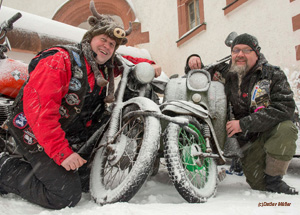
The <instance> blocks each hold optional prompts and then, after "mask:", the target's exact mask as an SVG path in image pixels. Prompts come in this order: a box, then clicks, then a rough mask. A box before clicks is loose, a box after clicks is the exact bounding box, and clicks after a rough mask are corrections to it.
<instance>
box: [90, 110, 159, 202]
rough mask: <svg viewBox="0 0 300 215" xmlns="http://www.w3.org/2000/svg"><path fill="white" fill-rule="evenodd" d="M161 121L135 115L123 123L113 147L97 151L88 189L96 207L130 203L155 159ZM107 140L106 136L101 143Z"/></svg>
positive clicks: (105, 135)
mask: <svg viewBox="0 0 300 215" xmlns="http://www.w3.org/2000/svg"><path fill="white" fill-rule="evenodd" d="M159 137H160V122H159V120H158V119H156V118H154V117H151V116H134V117H132V118H130V119H128V120H126V121H123V122H122V125H121V128H120V130H119V132H118V135H117V137H116V138H115V139H114V144H111V145H110V146H111V147H103V148H100V149H99V150H98V151H97V153H96V154H95V158H94V160H93V163H92V169H91V180H90V190H91V195H92V197H93V199H94V200H95V201H96V202H97V203H99V204H108V203H114V202H127V201H129V200H130V199H131V198H132V197H133V196H134V195H135V194H136V193H137V192H138V190H139V189H140V188H141V187H142V185H143V183H144V182H145V180H146V179H147V177H148V175H149V173H150V171H151V169H152V166H153V163H154V161H155V158H156V154H157V150H158V147H159ZM106 139H107V133H106V134H104V136H103V138H102V139H101V143H103V141H104V142H105V141H106Z"/></svg>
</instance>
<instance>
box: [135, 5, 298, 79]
mask: <svg viewBox="0 0 300 215" xmlns="http://www.w3.org/2000/svg"><path fill="white" fill-rule="evenodd" d="M132 1H133V2H134V6H135V9H136V13H137V17H138V19H139V20H140V21H141V23H142V31H149V32H150V43H149V44H141V45H139V46H140V47H144V48H147V49H148V50H149V51H150V53H151V54H152V55H153V58H154V60H156V61H157V62H158V63H159V64H161V65H162V66H163V69H164V71H166V72H167V73H168V74H169V75H170V74H172V73H174V72H177V73H182V72H183V67H184V65H185V61H186V58H187V56H189V55H190V54H192V53H197V54H200V55H201V56H202V59H203V61H204V63H205V64H209V63H212V62H214V61H215V60H217V59H220V58H223V57H224V56H227V55H229V54H230V49H229V48H228V47H226V46H225V44H224V40H225V38H226V36H227V35H228V34H229V33H230V32H232V31H235V32H237V33H238V34H241V33H245V32H247V33H250V34H253V35H255V36H256V37H257V38H258V40H259V43H260V45H261V47H262V50H261V51H262V53H264V54H265V56H266V58H267V59H268V60H269V62H270V63H271V64H274V65H279V66H281V67H282V68H283V69H285V70H286V71H295V70H296V71H300V61H299V60H298V61H297V60H296V50H295V47H296V46H297V45H299V44H300V30H296V31H293V23H292V17H294V16H296V15H297V14H300V0H295V1H292V2H290V0H263V1H261V0H248V1H246V2H245V3H244V4H242V5H241V6H239V7H238V8H236V9H235V10H233V11H231V12H230V13H228V14H227V15H224V11H223V10H222V8H224V7H225V6H226V1H225V0H204V17H205V22H206V30H205V31H202V32H201V33H199V34H197V35H196V36H194V37H193V38H192V39H190V40H188V41H186V42H185V43H183V44H182V45H181V46H179V47H177V44H176V41H177V40H178V39H179V38H178V14H177V1H174V0H164V1H160V0H152V1H143V3H142V2H141V1H140V0H132Z"/></svg>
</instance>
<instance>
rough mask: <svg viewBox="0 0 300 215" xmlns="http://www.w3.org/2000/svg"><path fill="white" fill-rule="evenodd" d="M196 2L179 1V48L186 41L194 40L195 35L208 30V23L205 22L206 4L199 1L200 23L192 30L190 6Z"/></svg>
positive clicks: (189, 0)
mask: <svg viewBox="0 0 300 215" xmlns="http://www.w3.org/2000/svg"><path fill="white" fill-rule="evenodd" d="M192 1H195V2H196V0H177V6H178V7H177V8H178V29H179V39H178V40H177V41H176V43H177V46H180V45H182V44H183V43H185V42H186V41H188V40H190V39H191V38H193V37H194V36H195V35H197V34H199V33H200V32H202V31H204V30H206V23H205V20H204V4H203V0H199V20H200V23H199V24H197V25H196V26H195V27H194V28H192V29H190V24H189V20H190V18H189V9H188V6H189V4H190V3H191V2H192Z"/></svg>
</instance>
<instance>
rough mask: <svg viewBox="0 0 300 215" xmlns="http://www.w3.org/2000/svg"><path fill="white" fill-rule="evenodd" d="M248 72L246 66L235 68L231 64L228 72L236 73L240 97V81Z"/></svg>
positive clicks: (235, 66)
mask: <svg viewBox="0 0 300 215" xmlns="http://www.w3.org/2000/svg"><path fill="white" fill-rule="evenodd" d="M248 71H249V69H248V66H247V65H244V66H237V65H234V64H232V65H231V67H230V69H229V72H231V73H236V74H237V75H238V87H239V91H238V93H239V95H241V89H240V87H241V83H242V79H243V78H244V76H245V75H246V74H247V72H248Z"/></svg>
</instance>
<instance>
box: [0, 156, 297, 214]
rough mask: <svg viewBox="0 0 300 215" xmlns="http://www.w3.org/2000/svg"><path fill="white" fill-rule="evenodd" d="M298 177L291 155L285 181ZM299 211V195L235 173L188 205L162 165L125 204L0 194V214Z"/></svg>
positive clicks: (226, 166) (267, 212) (287, 212)
mask: <svg viewBox="0 0 300 215" xmlns="http://www.w3.org/2000/svg"><path fill="white" fill-rule="evenodd" d="M161 161H162V162H163V160H161ZM223 167H224V166H223ZM225 168H228V165H225ZM299 179H300V159H299V158H295V159H293V160H292V162H291V164H290V167H289V170H288V174H287V175H286V176H285V181H286V182H287V183H288V184H290V185H293V186H294V187H296V188H297V189H298V190H300V183H299ZM279 202H284V203H285V204H289V206H278V203H279ZM260 203H263V204H266V203H268V204H269V203H274V204H276V203H277V205H276V206H264V207H259V206H258V205H259V204H260ZM299 213H300V195H298V196H290V195H283V194H273V193H266V192H260V191H254V190H251V189H250V187H249V186H248V184H247V183H246V182H245V177H244V176H236V175H227V177H226V178H225V180H224V181H222V182H221V183H220V184H219V186H218V191H217V195H216V196H215V197H214V198H211V199H209V200H208V201H207V202H206V203H201V204H189V203H187V202H185V200H184V199H182V198H181V196H180V195H179V194H178V193H177V191H176V189H175V188H174V186H173V185H172V183H171V181H170V179H169V176H168V173H167V170H166V167H165V166H164V165H161V168H160V171H159V173H158V174H157V175H156V176H155V177H151V178H149V180H148V181H147V182H146V184H145V185H144V186H143V187H142V189H141V190H140V191H139V192H138V193H137V195H136V196H135V197H134V198H133V199H132V200H131V201H130V202H129V203H116V204H112V205H105V206H99V205H97V204H95V203H94V202H93V201H92V200H91V199H90V196H89V195H88V194H84V195H83V198H82V200H81V201H80V202H79V204H78V205H77V206H76V207H75V208H65V209H62V210H47V209H44V208H41V207H39V206H36V205H33V204H31V203H28V202H27V201H25V200H23V199H21V198H20V197H18V196H15V195H12V194H8V195H5V196H2V197H0V214H1V215H4V214H5V215H21V214H22V215H37V214H39V215H99V214H101V215H106V214H109V215H112V214H118V215H148V214H149V215H154V214H155V215H160V214H161V215H169V214H170V215H171V214H172V215H191V214H194V215H196V214H206V215H207V214H214V215H219V214H220V215H221V214H222V215H226V214H229V215H240V214H243V215H248V214H251V215H258V214H264V215H276V214H289V215H294V214H295V215H296V214H299Z"/></svg>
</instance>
